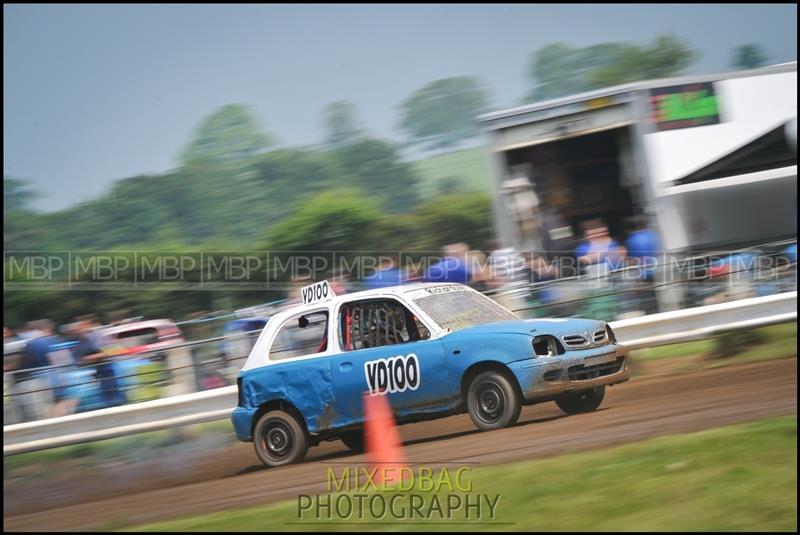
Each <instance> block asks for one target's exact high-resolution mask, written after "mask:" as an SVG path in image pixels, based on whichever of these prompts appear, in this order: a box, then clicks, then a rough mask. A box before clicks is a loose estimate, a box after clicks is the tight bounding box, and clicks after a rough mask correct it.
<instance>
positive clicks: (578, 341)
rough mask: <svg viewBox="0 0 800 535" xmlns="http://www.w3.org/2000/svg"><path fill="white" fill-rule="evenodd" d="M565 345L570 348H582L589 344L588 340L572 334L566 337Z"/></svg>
mask: <svg viewBox="0 0 800 535" xmlns="http://www.w3.org/2000/svg"><path fill="white" fill-rule="evenodd" d="M564 343H565V344H567V345H568V346H569V347H580V346H584V345H586V344H587V342H586V338H584V337H583V336H581V335H579V334H570V335H567V336H565V337H564Z"/></svg>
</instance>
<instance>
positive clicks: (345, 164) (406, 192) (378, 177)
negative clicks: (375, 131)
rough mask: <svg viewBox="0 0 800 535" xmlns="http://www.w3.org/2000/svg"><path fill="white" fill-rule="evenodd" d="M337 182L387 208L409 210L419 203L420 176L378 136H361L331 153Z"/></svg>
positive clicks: (395, 149) (401, 210)
mask: <svg viewBox="0 0 800 535" xmlns="http://www.w3.org/2000/svg"><path fill="white" fill-rule="evenodd" d="M331 156H332V160H333V163H334V164H335V165H336V166H337V173H338V174H339V178H338V179H337V180H338V183H339V184H342V185H347V186H351V187H355V188H358V189H360V190H361V191H363V193H364V196H365V197H366V198H369V199H375V200H376V201H377V202H378V203H379V204H380V205H381V207H382V208H383V209H384V210H387V211H389V212H406V211H409V210H411V209H412V208H413V207H414V206H415V205H416V203H417V190H418V188H417V183H418V181H419V178H418V177H417V175H416V173H415V172H414V168H413V167H412V165H411V164H409V163H406V162H404V161H403V160H402V158H401V157H400V152H399V150H398V148H397V147H396V146H395V145H393V144H391V143H387V142H385V141H380V140H377V139H362V140H361V141H358V142H356V143H351V144H350V145H347V146H345V147H342V148H340V149H338V150H336V151H333V152H332V153H331Z"/></svg>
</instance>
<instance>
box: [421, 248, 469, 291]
mask: <svg viewBox="0 0 800 535" xmlns="http://www.w3.org/2000/svg"><path fill="white" fill-rule="evenodd" d="M443 251H444V255H443V256H444V257H443V258H442V259H441V260H439V261H438V262H436V263H435V264H432V265H431V266H429V267H428V269H426V270H425V272H424V273H423V274H422V281H423V282H455V283H459V284H468V283H469V281H470V278H471V275H470V269H469V266H468V263H467V261H468V256H467V253H468V252H469V246H468V245H467V244H465V243H454V244H451V245H446V246H445V247H444V249H443Z"/></svg>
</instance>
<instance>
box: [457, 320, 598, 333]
mask: <svg viewBox="0 0 800 535" xmlns="http://www.w3.org/2000/svg"><path fill="white" fill-rule="evenodd" d="M604 327H605V322H604V321H599V320H590V319H581V318H563V319H562V318H557V319H528V320H512V321H498V322H493V323H484V324H483V325H477V326H475V327H469V328H467V329H461V330H458V331H454V332H453V333H452V334H456V333H457V334H459V335H487V334H526V335H528V336H538V335H540V334H552V335H553V336H565V335H568V334H583V333H585V332H587V331H588V332H592V331H596V330H599V329H602V328H604Z"/></svg>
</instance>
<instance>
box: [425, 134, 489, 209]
mask: <svg viewBox="0 0 800 535" xmlns="http://www.w3.org/2000/svg"><path fill="white" fill-rule="evenodd" d="M412 165H413V166H414V170H415V171H416V172H417V173H418V175H419V177H420V179H421V181H420V182H421V183H420V186H419V192H420V195H421V196H422V198H428V197H433V196H436V195H437V194H439V193H440V189H439V188H440V184H441V181H442V180H443V179H447V178H449V177H452V178H454V179H456V180H457V181H458V184H459V186H460V187H461V188H463V191H489V189H490V188H489V180H490V177H489V152H488V149H487V148H486V147H477V148H474V149H466V150H460V151H456V152H450V153H447V154H442V155H439V156H431V157H429V158H425V159H422V160H417V161H415V162H413V163H412Z"/></svg>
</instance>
